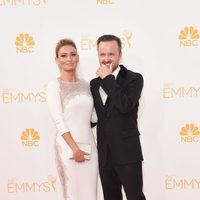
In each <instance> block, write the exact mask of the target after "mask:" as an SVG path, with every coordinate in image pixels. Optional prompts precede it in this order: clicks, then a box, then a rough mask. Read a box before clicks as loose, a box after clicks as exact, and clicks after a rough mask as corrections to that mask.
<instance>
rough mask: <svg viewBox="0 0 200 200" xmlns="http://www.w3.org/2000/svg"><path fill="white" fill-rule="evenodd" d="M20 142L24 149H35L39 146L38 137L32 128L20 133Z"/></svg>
mask: <svg viewBox="0 0 200 200" xmlns="http://www.w3.org/2000/svg"><path fill="white" fill-rule="evenodd" d="M20 139H21V141H22V145H23V146H26V147H36V146H39V140H40V136H39V133H38V131H36V130H34V129H33V128H30V129H29V128H27V129H26V130H24V131H23V132H22V135H21V137H20Z"/></svg>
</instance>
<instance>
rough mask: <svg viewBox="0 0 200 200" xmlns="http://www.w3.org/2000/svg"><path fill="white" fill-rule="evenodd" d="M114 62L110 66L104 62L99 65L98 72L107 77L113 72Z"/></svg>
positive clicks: (101, 76)
mask: <svg viewBox="0 0 200 200" xmlns="http://www.w3.org/2000/svg"><path fill="white" fill-rule="evenodd" d="M112 68H113V67H112V63H110V65H109V66H108V65H107V64H103V65H101V66H100V67H99V69H98V70H97V72H96V74H97V75H98V76H99V77H100V78H101V79H103V78H105V77H106V76H108V75H110V74H112Z"/></svg>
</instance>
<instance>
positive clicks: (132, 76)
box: [125, 68, 143, 79]
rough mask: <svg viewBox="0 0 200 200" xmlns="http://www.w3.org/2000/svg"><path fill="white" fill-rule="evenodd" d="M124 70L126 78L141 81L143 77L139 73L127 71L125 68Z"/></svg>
mask: <svg viewBox="0 0 200 200" xmlns="http://www.w3.org/2000/svg"><path fill="white" fill-rule="evenodd" d="M125 69H126V77H127V78H128V79H143V76H142V74H141V73H139V72H135V71H132V70H130V69H127V68H125Z"/></svg>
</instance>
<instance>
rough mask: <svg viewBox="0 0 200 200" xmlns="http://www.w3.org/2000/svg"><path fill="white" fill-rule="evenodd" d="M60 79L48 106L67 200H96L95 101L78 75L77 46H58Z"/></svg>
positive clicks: (65, 42)
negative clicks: (54, 131) (93, 124)
mask: <svg viewBox="0 0 200 200" xmlns="http://www.w3.org/2000/svg"><path fill="white" fill-rule="evenodd" d="M55 54H56V58H55V60H56V63H57V65H58V66H59V69H60V76H59V77H58V78H57V79H55V80H52V81H50V82H49V84H48V86H47V103H48V106H49V110H50V113H51V116H52V118H53V121H54V123H55V126H56V128H57V136H56V142H55V147H56V158H57V159H56V160H57V169H58V172H59V175H60V180H61V183H62V186H63V193H64V199H65V200H96V198H97V197H96V196H97V192H96V191H97V168H98V161H97V150H96V144H95V140H94V136H93V134H92V130H91V126H90V120H91V115H92V110H93V99H92V96H91V93H90V89H89V85H88V84H87V83H86V81H84V80H83V79H79V78H78V77H77V75H76V69H77V65H78V62H79V55H78V53H77V48H76V45H75V43H74V42H73V41H72V40H70V39H62V40H60V41H59V42H58V43H57V46H56V50H55Z"/></svg>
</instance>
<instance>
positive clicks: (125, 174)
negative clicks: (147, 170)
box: [99, 150, 146, 200]
mask: <svg viewBox="0 0 200 200" xmlns="http://www.w3.org/2000/svg"><path fill="white" fill-rule="evenodd" d="M99 172H100V178H101V183H102V188H103V194H104V200H122V186H123V188H124V191H125V194H126V198H127V200H146V198H145V196H144V194H143V192H142V186H143V178H142V163H141V162H137V163H130V164H125V165H114V164H113V162H112V158H111V155H110V152H109V150H108V152H107V162H106V165H105V166H101V163H100V167H99Z"/></svg>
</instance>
